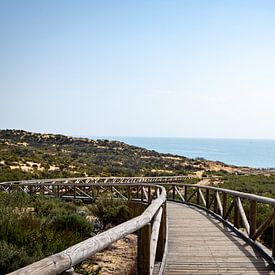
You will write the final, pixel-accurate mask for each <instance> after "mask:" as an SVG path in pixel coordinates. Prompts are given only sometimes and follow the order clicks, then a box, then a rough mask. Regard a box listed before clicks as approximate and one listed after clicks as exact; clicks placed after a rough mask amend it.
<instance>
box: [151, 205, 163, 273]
mask: <svg viewBox="0 0 275 275" xmlns="http://www.w3.org/2000/svg"><path fill="white" fill-rule="evenodd" d="M161 217H162V208H160V209H159V210H158V212H157V213H156V215H155V218H154V219H153V224H152V234H151V240H150V274H152V273H153V269H154V263H155V258H156V251H157V244H158V238H159V229H160V223H161Z"/></svg>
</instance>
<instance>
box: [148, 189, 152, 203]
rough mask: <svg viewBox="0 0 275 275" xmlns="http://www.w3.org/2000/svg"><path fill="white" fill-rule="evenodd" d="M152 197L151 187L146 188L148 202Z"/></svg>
mask: <svg viewBox="0 0 275 275" xmlns="http://www.w3.org/2000/svg"><path fill="white" fill-rule="evenodd" d="M151 200H152V196H151V186H148V202H151Z"/></svg>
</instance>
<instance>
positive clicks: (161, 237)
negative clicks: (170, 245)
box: [156, 203, 167, 262]
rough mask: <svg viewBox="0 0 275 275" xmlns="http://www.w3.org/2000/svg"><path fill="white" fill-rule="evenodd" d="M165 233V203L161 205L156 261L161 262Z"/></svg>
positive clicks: (164, 245)
mask: <svg viewBox="0 0 275 275" xmlns="http://www.w3.org/2000/svg"><path fill="white" fill-rule="evenodd" d="M166 233H167V206H166V203H164V204H163V205H162V216H161V223H160V229H159V238H158V245H157V251H156V261H159V262H161V261H162V259H163V256H164V253H165V247H166V241H167V240H166V235H167V234H166Z"/></svg>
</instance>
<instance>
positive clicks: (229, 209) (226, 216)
mask: <svg viewBox="0 0 275 275" xmlns="http://www.w3.org/2000/svg"><path fill="white" fill-rule="evenodd" d="M234 205H235V201H234V199H233V201H232V202H231V204H230V206H229V208H228V210H227V212H226V214H225V216H224V219H225V220H227V219H228V218H229V215H230V213H231V211H232V209H233V208H234Z"/></svg>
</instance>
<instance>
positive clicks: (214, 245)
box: [165, 202, 274, 274]
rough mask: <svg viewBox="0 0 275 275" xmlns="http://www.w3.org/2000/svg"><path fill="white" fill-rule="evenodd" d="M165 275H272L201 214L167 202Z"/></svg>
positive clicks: (228, 232) (254, 254)
mask: <svg viewBox="0 0 275 275" xmlns="http://www.w3.org/2000/svg"><path fill="white" fill-rule="evenodd" d="M167 207H168V232H169V238H168V255H167V263H166V268H165V274H274V272H273V271H272V269H271V268H270V267H269V264H268V263H267V262H266V261H265V260H264V259H263V258H262V257H261V256H260V255H259V253H258V252H257V251H255V250H253V248H252V247H251V246H250V245H248V244H247V243H246V242H245V241H243V240H242V239H241V238H239V237H238V236H237V235H236V234H235V233H233V232H232V231H231V230H230V229H228V228H227V227H225V226H224V225H223V224H222V223H221V222H220V221H218V220H216V219H213V217H211V216H209V214H207V213H206V212H205V211H202V210H199V209H197V208H194V207H191V206H186V205H181V204H177V203H173V202H168V205H167Z"/></svg>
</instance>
